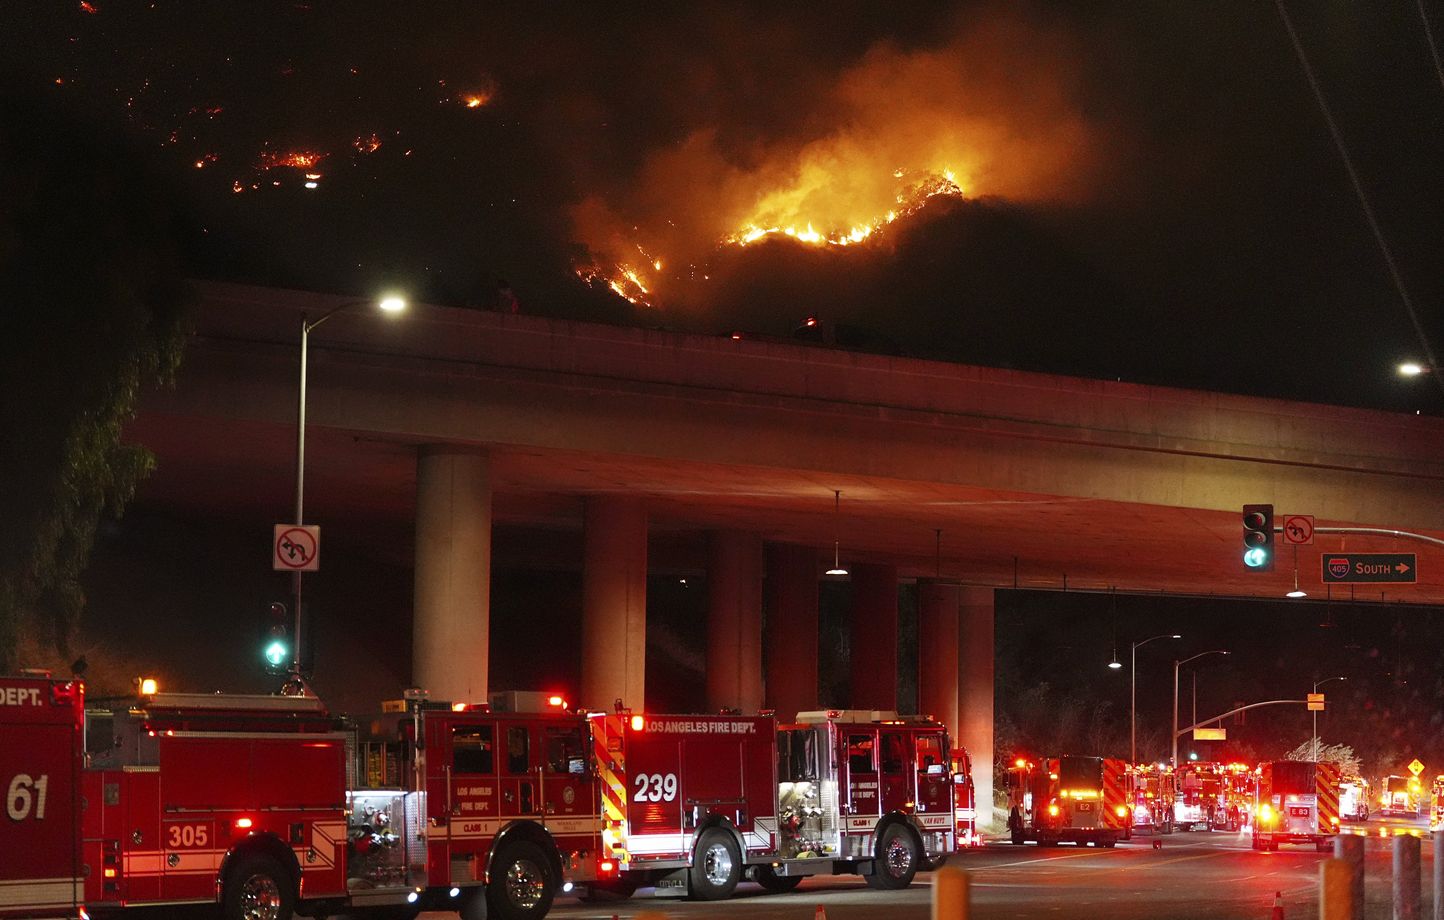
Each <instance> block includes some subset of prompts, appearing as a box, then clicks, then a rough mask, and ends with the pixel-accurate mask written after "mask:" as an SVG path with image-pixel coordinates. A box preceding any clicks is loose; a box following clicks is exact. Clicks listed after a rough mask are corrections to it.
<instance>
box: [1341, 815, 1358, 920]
mask: <svg viewBox="0 0 1444 920" xmlns="http://www.w3.org/2000/svg"><path fill="white" fill-rule="evenodd" d="M1334 858H1335V859H1341V860H1343V861H1344V862H1346V863H1348V865H1349V874H1350V879H1351V881H1350V884H1349V892H1350V899H1351V900H1352V902H1353V905H1354V908H1353V910H1354V912H1353V913H1352V914H1350V915H1349V916H1350V917H1351V918H1353V920H1364V838H1363V837H1361V836H1360V835H1358V834H1340V835H1339V836H1337V837H1335V838H1334Z"/></svg>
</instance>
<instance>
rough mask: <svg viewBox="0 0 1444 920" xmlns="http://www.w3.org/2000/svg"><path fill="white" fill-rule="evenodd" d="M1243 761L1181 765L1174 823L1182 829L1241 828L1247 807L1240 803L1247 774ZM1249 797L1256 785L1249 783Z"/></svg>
mask: <svg viewBox="0 0 1444 920" xmlns="http://www.w3.org/2000/svg"><path fill="white" fill-rule="evenodd" d="M1248 772H1249V771H1248V768H1247V767H1246V766H1244V765H1243V764H1223V763H1188V764H1185V765H1183V766H1182V767H1180V768H1179V771H1178V792H1177V799H1176V802H1177V804H1176V805H1175V806H1174V810H1173V811H1174V817H1173V823H1174V826H1175V827H1176V828H1178V829H1180V830H1185V831H1187V830H1194V829H1195V828H1197V829H1200V830H1205V831H1213V830H1230V831H1232V830H1237V829H1238V828H1239V827H1240V826H1242V824H1243V823H1244V822H1243V820H1242V819H1243V818H1244V817H1245V816H1246V815H1247V813H1248V812H1247V811H1246V810H1241V809H1240V808H1239V807H1238V802H1237V799H1238V795H1237V793H1238V791H1239V787H1241V786H1245V785H1249V784H1245V783H1239V782H1237V781H1236V778H1237V777H1239V776H1243V775H1247V773H1248ZM1248 791H1249V797H1250V798H1252V789H1251V785H1249V790H1248Z"/></svg>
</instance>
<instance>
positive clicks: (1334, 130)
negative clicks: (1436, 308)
mask: <svg viewBox="0 0 1444 920" xmlns="http://www.w3.org/2000/svg"><path fill="white" fill-rule="evenodd" d="M1274 5H1275V6H1277V7H1278V11H1279V16H1280V18H1282V19H1283V21H1284V28H1285V29H1287V30H1288V33H1289V40H1290V41H1291V42H1293V46H1294V53H1295V54H1297V55H1298V58H1299V65H1300V66H1301V67H1303V69H1304V76H1305V77H1307V78H1308V81H1309V87H1310V88H1311V89H1312V90H1313V91H1314V99H1315V101H1317V102H1318V104H1319V111H1321V112H1322V113H1323V115H1324V121H1325V122H1327V123H1328V126H1329V135H1330V136H1331V137H1333V139H1334V146H1335V147H1336V148H1337V149H1338V151H1339V156H1340V157H1341V158H1342V159H1343V161H1344V169H1346V170H1347V171H1348V173H1349V181H1350V182H1351V183H1353V186H1354V193H1355V194H1356V195H1358V197H1359V206H1360V207H1361V208H1363V209H1364V217H1365V218H1366V219H1367V220H1368V222H1369V229H1370V230H1371V231H1373V233H1374V241H1375V242H1377V243H1378V244H1379V252H1381V253H1382V254H1383V256H1384V265H1385V266H1386V267H1387V268H1388V269H1389V277H1390V278H1392V279H1393V281H1394V289H1395V290H1396V291H1398V292H1399V299H1400V300H1401V301H1402V302H1403V304H1404V310H1405V311H1406V312H1407V313H1408V314H1409V322H1411V323H1412V324H1413V325H1414V334H1415V335H1416V336H1418V338H1419V345H1420V347H1421V348H1423V349H1424V357H1425V358H1426V359H1427V360H1428V362H1429V370H1430V376H1431V377H1433V378H1434V381H1435V382H1436V383H1437V384H1438V385H1439V392H1440V393H1441V394H1444V368H1440V366H1439V362H1438V360H1436V359H1435V357H1434V349H1433V348H1431V347H1430V345H1429V336H1428V335H1427V334H1426V333H1425V332H1424V326H1423V325H1422V324H1421V323H1420V322H1419V314H1418V312H1417V311H1416V310H1415V309H1414V301H1413V299H1412V298H1411V297H1410V296H1409V291H1408V289H1407V288H1405V287H1404V278H1403V276H1402V275H1401V274H1400V273H1399V266H1398V265H1397V264H1396V263H1395V261H1394V253H1393V250H1391V249H1390V248H1389V243H1388V241H1387V240H1385V239H1384V231H1383V230H1382V229H1380V227H1379V219H1378V218H1377V217H1375V216H1374V208H1373V206H1372V205H1371V204H1369V196H1368V195H1366V194H1365V193H1364V185H1363V183H1362V182H1360V181H1359V173H1358V170H1356V169H1355V168H1354V161H1353V159H1352V158H1351V157H1350V156H1349V149H1348V148H1347V147H1346V146H1344V137H1343V135H1342V134H1341V133H1340V132H1339V126H1338V124H1337V123H1336V122H1335V121H1334V116H1333V113H1332V112H1330V111H1329V105H1328V103H1327V102H1326V101H1325V100H1324V92H1323V90H1322V89H1320V87H1319V81H1318V79H1317V78H1316V77H1315V76H1314V69H1313V68H1312V67H1310V66H1309V59H1308V56H1307V55H1306V54H1304V46H1303V44H1302V43H1301V42H1300V41H1299V34H1298V32H1296V31H1295V30H1294V23H1293V20H1292V19H1290V18H1289V12H1288V10H1287V9H1285V8H1284V0H1274ZM1427 22H1428V21H1427V20H1426V21H1425V24H1426V28H1427ZM1431 48H1432V40H1431ZM1435 61H1436V63H1437V61H1438V58H1437V55H1436V57H1435ZM1441 80H1444V77H1441Z"/></svg>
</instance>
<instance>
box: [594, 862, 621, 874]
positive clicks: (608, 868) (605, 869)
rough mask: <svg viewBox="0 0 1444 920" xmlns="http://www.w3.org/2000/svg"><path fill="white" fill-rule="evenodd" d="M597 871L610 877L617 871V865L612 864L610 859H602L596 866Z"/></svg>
mask: <svg viewBox="0 0 1444 920" xmlns="http://www.w3.org/2000/svg"><path fill="white" fill-rule="evenodd" d="M597 871H598V872H601V873H602V874H603V875H611V874H612V873H613V872H616V871H617V864H616V863H614V862H612V861H611V860H610V859H604V860H602V861H601V863H600V864H599V865H598V866H597Z"/></svg>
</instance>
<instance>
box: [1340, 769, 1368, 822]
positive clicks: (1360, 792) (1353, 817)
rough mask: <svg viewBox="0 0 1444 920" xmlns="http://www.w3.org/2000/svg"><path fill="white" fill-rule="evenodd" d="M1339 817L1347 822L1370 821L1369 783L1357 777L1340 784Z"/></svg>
mask: <svg viewBox="0 0 1444 920" xmlns="http://www.w3.org/2000/svg"><path fill="white" fill-rule="evenodd" d="M1339 817H1340V818H1341V819H1343V820H1345V821H1367V820H1369V781H1368V780H1366V779H1364V778H1363V777H1361V776H1355V777H1352V778H1350V779H1347V780H1345V781H1343V782H1342V783H1340V784H1339Z"/></svg>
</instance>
